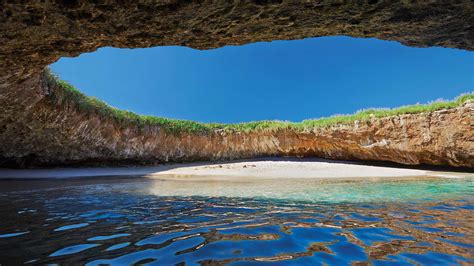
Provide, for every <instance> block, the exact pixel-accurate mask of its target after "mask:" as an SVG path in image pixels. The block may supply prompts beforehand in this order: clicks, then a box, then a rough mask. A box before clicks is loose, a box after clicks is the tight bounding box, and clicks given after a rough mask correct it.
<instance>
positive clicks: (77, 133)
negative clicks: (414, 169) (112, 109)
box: [0, 0, 474, 167]
mask: <svg viewBox="0 0 474 266" xmlns="http://www.w3.org/2000/svg"><path fill="white" fill-rule="evenodd" d="M21 2H22V3H21V4H18V2H17V1H2V2H1V3H0V10H1V12H2V16H1V17H0V108H1V110H0V157H1V158H2V160H1V161H2V164H3V165H13V166H23V165H26V164H30V165H52V164H62V163H68V162H86V161H94V162H104V163H107V162H121V161H129V162H159V161H169V160H173V161H185V160H210V159H226V158H246V157H256V156H264V155H265V156H267V155H298V156H300V155H301V156H320V157H325V158H336V159H361V160H384V161H392V162H399V163H405V164H420V163H427V164H444V165H452V166H468V167H473V166H474V159H473V154H474V152H473V134H472V132H473V130H472V124H473V122H472V116H473V111H472V105H471V104H467V105H465V106H463V107H460V108H457V109H452V110H445V111H440V112H434V113H425V114H417V115H406V116H400V117H390V118H384V119H379V120H373V121H369V122H364V123H359V124H353V125H343V126H342V125H341V126H337V127H332V128H328V129H317V130H314V131H311V132H303V133H300V132H293V131H276V132H259V133H243V132H233V133H225V132H218V131H216V132H214V133H212V134H205V135H203V134H182V135H180V136H175V135H169V134H165V133H164V132H163V131H162V130H161V129H160V128H158V127H150V128H145V129H138V128H137V127H135V126H133V125H130V126H129V127H126V128H123V127H122V126H119V125H118V124H116V123H114V122H113V121H108V120H106V119H103V118H101V117H100V116H97V115H96V116H91V115H88V114H84V113H81V112H80V111H78V110H77V109H75V108H74V106H60V105H55V104H53V103H52V102H51V101H50V92H51V91H50V90H51V88H48V86H46V85H45V83H44V80H43V77H42V74H41V72H42V71H43V69H44V67H45V66H47V65H49V64H51V63H53V62H55V61H56V60H58V59H59V58H60V57H61V56H77V55H79V54H81V53H84V52H91V51H94V50H96V49H97V48H99V47H103V46H114V47H128V48H134V47H150V46H157V45H183V46H189V47H194V48H198V49H209V48H217V47H221V46H224V45H241V44H246V43H251V42H256V41H271V40H290V39H301V38H305V37H316V36H330V35H347V36H354V37H374V38H379V39H383V40H394V41H398V42H401V43H403V44H405V45H411V46H419V47H428V46H444V47H452V48H460V49H466V50H473V49H474V45H473V42H472V40H473V39H474V33H473V32H474V30H473V25H474V19H473V16H472V14H473V13H474V5H472V3H471V2H470V1H459V2H454V1H453V2H451V1H449V2H443V3H441V2H439V3H438V2H436V3H435V2H423V3H418V2H417V3H408V2H395V1H367V2H365V1H353V2H352V1H347V2H344V1H305V2H299V1H298V2H297V1H172V0H171V1H153V0H149V1H120V2H121V4H116V3H112V2H109V1H80V0H74V1H21Z"/></svg>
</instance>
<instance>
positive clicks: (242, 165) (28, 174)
mask: <svg viewBox="0 0 474 266" xmlns="http://www.w3.org/2000/svg"><path fill="white" fill-rule="evenodd" d="M106 176H144V177H151V178H161V179H168V178H171V179H188V178H193V180H216V179H236V178H245V179H273V178H278V179H294V178H313V179H335V178H339V179H340V178H407V177H440V178H462V177H472V176H474V173H462V172H446V171H432V170H421V169H408V168H395V167H387V166H373V165H364V164H359V163H354V162H345V161H333V160H319V159H314V160H307V159H305V160H297V159H291V160H290V159H274V158H271V159H259V160H245V161H231V162H222V163H204V162H203V163H188V164H166V165H162V166H150V167H93V168H52V169H0V178H1V179H49V178H53V179H55V178H79V177H106Z"/></svg>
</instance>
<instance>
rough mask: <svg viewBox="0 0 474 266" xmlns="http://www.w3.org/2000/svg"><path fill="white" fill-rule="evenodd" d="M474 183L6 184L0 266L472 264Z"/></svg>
mask: <svg viewBox="0 0 474 266" xmlns="http://www.w3.org/2000/svg"><path fill="white" fill-rule="evenodd" d="M473 254H474V178H463V179H430V178H426V179H417V180H412V179H407V180H386V181H383V179H377V180H365V181H354V180H352V181H348V180H346V181H324V180H307V179H306V180H304V179H301V180H300V179H292V180H271V179H269V180H247V179H242V180H240V179H236V181H191V180H187V181H186V180H181V181H173V180H157V179H146V178H104V179H100V178H99V179H77V180H51V181H12V180H6V181H0V255H1V256H0V264H1V265H11V264H13V265H16V264H24V263H26V264H54V263H58V264H67V265H71V264H72V265H75V264H86V265H104V264H106V265H107V264H111V265H131V264H136V265H223V264H228V265H266V264H272V265H273V264H274V265H350V264H357V263H360V264H372V265H412V264H414V265H420V264H421V265H457V264H466V265H469V264H474V255H473Z"/></svg>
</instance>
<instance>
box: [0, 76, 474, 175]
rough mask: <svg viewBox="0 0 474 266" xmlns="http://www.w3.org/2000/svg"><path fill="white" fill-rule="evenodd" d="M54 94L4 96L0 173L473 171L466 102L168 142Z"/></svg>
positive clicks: (29, 88)
mask: <svg viewBox="0 0 474 266" xmlns="http://www.w3.org/2000/svg"><path fill="white" fill-rule="evenodd" d="M55 90H57V88H52V87H50V85H49V84H48V82H46V81H45V80H43V79H42V78H38V77H34V78H31V79H28V80H27V81H26V82H25V83H23V84H21V85H20V86H19V87H17V88H12V89H10V90H8V93H7V94H6V95H8V98H9V99H15V101H14V102H11V103H10V104H8V105H6V106H7V107H8V108H7V109H5V110H4V112H2V113H1V114H0V124H1V125H2V126H3V128H2V130H0V143H2V145H0V154H1V155H2V157H3V160H2V163H3V164H4V165H13V166H25V165H54V164H66V163H84V162H95V163H103V164H107V163H157V162H164V161H191V160H215V159H237V158H251V157H258V156H272V155H276V156H287V155H290V156H316V157H323V158H333V159H356V160H377V161H391V162H398V163H403V164H421V163H423V164H432V165H451V166H466V167H474V131H473V127H474V103H472V102H466V103H465V104H464V105H463V106H460V107H458V108H452V109H445V110H440V111H435V112H428V113H419V114H406V115H400V116H392V117H386V118H373V119H370V120H368V121H356V122H355V123H351V124H345V125H335V126H332V127H328V128H315V129H313V130H307V131H296V130H292V129H285V130H282V129H280V130H260V131H258V130H257V131H252V132H239V131H231V132H227V131H224V130H215V131H212V132H207V133H201V134H200V133H181V134H169V133H166V132H165V131H164V130H163V129H162V128H160V127H158V126H148V127H145V128H141V127H139V126H137V125H133V124H131V125H126V126H124V125H122V124H119V123H117V122H115V121H113V120H110V119H105V118H104V117H103V116H100V115H97V114H85V113H84V112H80V111H79V110H78V109H77V108H76V107H75V106H74V105H73V104H60V105H58V104H55V103H53V102H52V101H51V94H53V93H55V92H54V91H55ZM3 95H5V91H4V94H3ZM28 95H35V97H29V96H28ZM0 99H3V100H1V101H0V104H2V105H4V104H6V98H0ZM4 106H5V105H4Z"/></svg>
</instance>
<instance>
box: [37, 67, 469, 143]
mask: <svg viewBox="0 0 474 266" xmlns="http://www.w3.org/2000/svg"><path fill="white" fill-rule="evenodd" d="M44 75H45V78H46V81H47V82H48V85H49V88H50V89H51V93H50V98H51V99H52V100H53V101H54V103H56V104H57V105H73V106H74V107H76V108H77V109H78V110H80V111H81V112H84V113H86V114H96V115H99V116H101V117H103V118H104V119H113V120H115V121H116V122H117V123H119V124H122V125H124V126H129V125H136V126H138V127H140V128H143V127H146V126H159V127H161V128H163V129H164V130H165V131H166V132H167V133H172V134H179V133H209V132H212V131H214V130H218V129H221V130H226V131H244V132H249V131H259V130H278V129H294V130H298V131H304V130H308V129H312V128H324V127H329V126H332V125H337V124H350V123H353V122H355V121H357V120H359V121H364V120H369V119H371V118H373V117H375V118H380V117H387V116H395V115H402V114H416V113H422V112H432V111H436V110H441V109H447V108H454V107H458V106H460V105H462V104H464V103H465V102H466V101H468V100H471V101H474V93H468V94H463V95H461V96H458V97H457V98H456V99H454V100H452V101H435V102H432V103H428V104H416V105H408V106H402V107H398V108H393V109H389V108H377V109H365V110H360V111H358V112H356V113H354V114H350V115H334V116H330V117H323V118H318V119H308V120H303V121H301V122H289V121H279V120H263V121H254V122H246V123H235V124H223V123H200V122H195V121H190V120H177V119H169V118H163V117H156V116H149V115H139V114H136V113H133V112H130V111H125V110H120V109H118V108H115V107H112V106H110V105H108V104H106V103H105V102H103V101H101V100H99V99H97V98H94V97H89V96H86V95H85V94H83V93H82V92H80V91H79V90H78V89H76V88H74V87H73V86H72V85H70V84H68V83H67V82H65V81H62V80H60V79H59V78H58V77H56V76H55V75H54V74H51V72H50V71H49V70H46V71H45V72H44Z"/></svg>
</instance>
